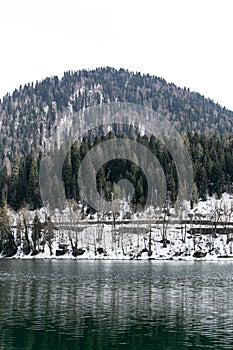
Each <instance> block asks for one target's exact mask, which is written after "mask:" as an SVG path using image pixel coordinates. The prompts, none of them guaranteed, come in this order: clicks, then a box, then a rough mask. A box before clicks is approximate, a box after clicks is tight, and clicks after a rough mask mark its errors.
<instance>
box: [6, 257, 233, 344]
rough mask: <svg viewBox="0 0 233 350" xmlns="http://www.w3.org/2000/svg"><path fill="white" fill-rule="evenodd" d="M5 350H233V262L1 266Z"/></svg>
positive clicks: (59, 262) (11, 262)
mask: <svg viewBox="0 0 233 350" xmlns="http://www.w3.org/2000/svg"><path fill="white" fill-rule="evenodd" d="M0 329H1V331H0V349H1V350H11V349H15V350H16V349H17V350H19V349H22V350H29V349H30V350H31V349H34V350H38V349H43V350H50V349H53V350H54V349H62V350H65V349H67V350H72V349H84V350H89V349H95V350H103V349H109V350H110V349H111V350H112V349H113V350H114V349H130V350H131V349H134V350H135V349H138V350H144V349H145V350H148V349H159V350H164V349H166V350H169V349H172V350H176V349H177V350H178V349H179V350H184V349H190V348H192V349H195V350H197V349H216V350H221V349H231V350H232V349H233V262H227V261H226V262H199V261H194V262H184V261H177V262H174V261H171V262H170V261H164V262H163V261H76V260H44V261H43V260H3V259H1V260H0Z"/></svg>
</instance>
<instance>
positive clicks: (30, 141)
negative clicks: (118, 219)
mask: <svg viewBox="0 0 233 350" xmlns="http://www.w3.org/2000/svg"><path fill="white" fill-rule="evenodd" d="M109 102H130V103H135V104H139V105H143V106H146V107H149V108H151V109H153V110H154V111H156V112H159V113H160V114H161V115H163V116H165V117H166V118H167V119H169V120H170V121H171V122H172V124H173V125H174V126H175V127H176V128H177V130H179V131H180V132H181V135H182V137H183V139H184V141H185V144H186V146H187V147H188V149H189V153H190V155H191V158H192V161H193V169H194V186H193V195H192V204H193V203H195V202H196V201H197V200H198V198H202V199H203V200H205V199H206V196H207V194H210V195H212V194H214V193H215V194H216V195H217V196H218V197H219V196H221V194H222V193H223V192H224V191H228V192H230V191H231V184H232V182H233V165H232V164H233V154H232V151H233V147H232V142H233V139H232V136H233V134H232V132H233V112H231V111H229V110H226V109H225V108H222V107H221V106H220V105H218V104H215V103H214V102H213V101H212V100H210V99H206V98H204V97H203V96H201V95H200V94H198V93H196V92H191V91H190V90H189V89H187V88H184V89H181V88H179V87H176V86H175V85H174V84H168V83H167V82H166V81H165V80H164V79H162V78H158V77H154V76H149V75H141V74H140V73H131V72H129V71H127V70H123V69H120V70H115V69H113V68H108V67H107V68H99V69H96V70H93V71H86V70H82V71H77V72H67V73H65V74H64V76H63V77H62V78H61V79H59V78H58V77H51V78H47V79H45V80H44V81H42V82H36V83H35V84H28V85H25V86H24V87H22V86H21V87H20V88H19V89H18V90H15V91H14V92H13V93H12V94H7V95H6V96H5V97H4V98H3V99H2V100H1V101H0V127H1V142H0V155H1V157H0V166H1V172H0V196H1V197H0V199H1V203H0V205H1V207H4V205H5V204H6V203H7V204H8V205H9V206H10V207H11V208H12V209H14V210H18V209H20V208H23V207H25V206H27V207H28V208H29V209H31V210H33V209H36V208H39V207H41V205H42V201H41V197H40V191H39V167H40V161H41V158H42V156H43V154H44V152H45V150H46V149H47V148H48V147H49V137H50V136H51V134H56V130H57V128H58V126H59V125H60V124H61V122H62V120H64V119H67V118H69V116H71V115H72V113H75V112H78V111H80V110H82V109H83V108H87V107H89V106H95V105H99V104H103V103H109ZM114 137H125V138H131V139H137V141H138V142H140V143H142V144H143V145H144V146H146V147H147V148H148V149H149V150H150V151H151V152H152V153H153V154H155V155H156V157H157V158H158V160H159V162H160V164H161V167H162V169H163V171H164V173H165V176H166V183H167V191H168V192H167V193H168V197H169V200H170V201H171V203H174V202H175V199H176V195H177V188H178V177H177V172H176V167H175V164H174V161H173V159H172V157H171V155H170V154H169V152H168V150H167V149H166V147H165V146H164V145H163V144H162V143H161V142H160V141H159V140H158V139H156V137H155V136H150V137H148V136H146V135H143V136H142V135H140V134H132V135H130V134H119V135H117V134H114V133H113V132H110V133H109V134H106V135H102V136H101V137H100V136H96V137H95V138H94V139H93V137H92V138H91V137H90V138H88V137H84V138H83V140H82V141H81V143H74V144H73V145H72V147H71V149H70V152H69V153H68V154H67V156H66V159H65V162H64V166H63V184H64V187H65V193H66V197H67V198H68V199H71V198H73V199H75V200H76V201H79V200H80V193H79V187H78V171H79V166H80V163H81V161H82V159H83V158H84V157H85V155H86V154H87V152H88V151H89V150H90V149H91V148H92V147H94V146H95V145H96V144H98V143H99V142H102V141H104V140H107V139H110V138H114ZM122 178H126V179H128V180H129V181H130V182H131V183H132V184H133V185H134V188H135V191H134V195H133V198H132V199H131V201H132V204H133V205H134V206H135V208H139V207H143V205H144V204H145V200H146V197H147V182H146V178H145V176H144V175H143V173H142V170H141V169H140V168H138V167H137V166H135V164H133V163H132V162H130V161H129V160H126V159H118V160H115V161H110V162H108V163H106V164H105V165H104V166H103V167H101V168H100V170H99V172H98V175H97V179H96V181H97V189H98V191H99V193H104V196H105V197H106V199H111V195H112V193H113V192H115V187H116V183H117V182H118V181H119V180H120V179H122ZM54 205H56V204H54Z"/></svg>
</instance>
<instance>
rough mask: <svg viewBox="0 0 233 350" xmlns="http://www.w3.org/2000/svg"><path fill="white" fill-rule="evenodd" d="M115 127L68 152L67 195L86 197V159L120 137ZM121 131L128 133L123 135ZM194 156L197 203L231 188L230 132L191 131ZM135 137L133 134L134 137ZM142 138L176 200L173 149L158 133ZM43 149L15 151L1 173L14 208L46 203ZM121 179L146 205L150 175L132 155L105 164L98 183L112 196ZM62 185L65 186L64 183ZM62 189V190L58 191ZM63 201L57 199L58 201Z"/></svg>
mask: <svg viewBox="0 0 233 350" xmlns="http://www.w3.org/2000/svg"><path fill="white" fill-rule="evenodd" d="M115 137H116V135H114V134H113V133H112V132H110V133H108V134H107V135H105V136H102V137H101V138H100V137H99V136H96V137H95V138H94V139H93V140H90V139H88V138H85V137H84V138H83V140H82V142H81V144H80V145H79V144H78V143H74V144H73V145H72V147H71V149H70V152H68V154H67V156H66V159H65V162H64V165H63V184H64V187H65V194H66V198H67V199H75V200H76V201H79V200H80V193H79V186H78V172H79V167H80V164H81V162H82V160H83V158H84V157H85V155H86V154H87V153H88V151H89V150H90V149H91V148H92V147H94V146H95V145H96V144H98V143H99V142H103V141H106V140H108V139H111V138H115ZM118 137H126V136H125V135H118ZM183 137H184V138H185V141H186V144H187V146H188V149H189V153H190V155H191V157H192V162H193V170H194V185H193V194H192V204H194V203H195V202H197V200H198V198H201V199H203V200H205V199H206V196H207V194H209V195H213V194H216V195H217V196H218V197H220V196H221V194H222V193H223V192H224V191H227V192H230V191H231V184H232V182H233V138H232V136H231V135H228V134H224V135H219V134H214V135H209V134H204V133H202V134H198V133H197V132H196V133H191V132H188V133H187V135H183ZM134 138H135V137H134V136H133V135H132V136H131V139H134ZM136 139H137V142H140V143H141V144H143V145H144V146H146V147H147V148H148V149H149V150H150V151H151V152H152V153H153V154H155V155H156V157H157V158H158V160H159V162H160V165H161V167H162V169H163V171H164V173H165V176H166V184H167V193H168V198H169V200H170V201H171V203H174V202H175V200H176V195H177V188H178V176H177V171H176V167H175V164H174V161H173V159H172V157H171V155H170V154H169V152H168V150H167V149H166V147H165V146H164V144H162V142H161V141H159V140H157V139H156V138H155V137H154V136H151V137H150V138H148V137H147V136H146V135H144V136H141V135H138V136H137V137H136ZM40 159H41V153H40V154H39V155H38V156H36V155H35V154H34V153H33V152H32V151H31V152H30V153H28V154H27V155H25V156H22V157H21V158H20V157H19V156H15V157H14V161H13V165H12V171H11V174H8V171H7V167H6V166H4V167H3V168H2V170H1V173H0V194H1V206H4V203H6V201H7V203H8V205H9V206H10V207H11V208H13V209H14V210H18V209H20V208H23V207H25V206H27V207H28V208H29V209H30V210H34V209H36V208H40V207H41V206H42V201H41V197H40V190H39V166H40ZM121 179H128V180H129V181H130V182H131V183H132V184H133V186H134V188H135V191H134V195H133V198H132V199H131V200H132V205H134V206H135V208H140V207H143V205H144V204H145V200H146V197H147V181H146V178H145V175H144V174H143V172H142V170H141V169H140V168H139V167H137V166H136V165H135V164H134V163H132V162H131V161H129V160H127V159H115V160H112V161H109V162H107V163H106V164H105V165H104V166H102V167H101V168H100V169H99V171H98V173H97V177H96V181H97V189H98V191H99V193H100V194H104V196H105V198H106V199H107V200H111V198H112V197H111V196H112V193H115V192H117V191H116V188H115V187H116V183H117V182H118V181H119V180H121ZM58 190H59V189H58ZM54 192H55V193H56V190H55V191H54ZM56 204H58V203H54V206H56Z"/></svg>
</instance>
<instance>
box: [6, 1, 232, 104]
mask: <svg viewBox="0 0 233 350" xmlns="http://www.w3.org/2000/svg"><path fill="white" fill-rule="evenodd" d="M231 3H233V1H232V0H221V1H220V0H218V1H216V0H212V1H211V0H143V1H138V0H134V1H131V0H117V1H116V0H115V1H114V0H99V1H97V0H96V1H95V0H0V35H1V37H0V38H1V41H0V48H1V49H0V50H1V51H0V97H2V96H3V95H5V94H6V93H7V92H12V91H13V90H14V89H15V88H18V87H19V85H20V84H22V85H24V84H25V83H28V82H31V81H36V80H42V79H44V78H46V77H47V76H52V75H58V76H61V75H62V74H63V72H64V71H67V70H77V69H82V68H96V67H100V66H107V65H108V66H113V67H116V68H120V67H123V68H128V69H129V70H132V71H140V72H144V73H150V74H153V75H157V76H160V77H163V78H164V79H166V80H167V81H168V82H174V83H175V84H176V85H178V86H181V87H184V86H186V87H189V88H190V89H191V90H194V91H198V92H200V93H201V94H203V95H205V96H206V97H210V98H211V99H213V100H214V101H215V102H219V103H220V104H221V105H223V106H224V105H225V106H226V107H228V108H230V109H232V110H233V91H232V86H233V50H232V40H233V39H232V36H233V35H232V34H233V19H232V14H233V12H232V6H231Z"/></svg>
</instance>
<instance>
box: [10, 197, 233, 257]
mask: <svg viewBox="0 0 233 350" xmlns="http://www.w3.org/2000/svg"><path fill="white" fill-rule="evenodd" d="M85 210H86V208H85ZM85 210H84V212H85ZM232 212H233V198H232V197H231V196H230V195H228V194H224V195H223V196H222V198H221V199H215V198H214V197H209V198H208V199H207V201H205V202H204V201H199V202H198V204H197V205H196V206H195V207H194V208H193V209H190V205H189V203H186V204H184V205H183V207H182V209H181V210H180V212H179V213H178V214H177V215H175V214H174V212H173V213H172V210H170V213H172V214H168V215H167V212H166V213H165V212H164V211H161V210H159V209H154V208H148V209H147V210H146V211H145V212H140V213H132V212H131V210H130V207H129V205H128V204H127V203H122V209H121V211H120V212H119V213H118V215H117V218H116V222H115V226H114V222H113V215H112V213H108V215H105V216H103V214H100V213H95V214H92V215H91V214H88V215H83V214H81V205H78V204H77V203H69V205H68V206H67V207H66V208H65V209H64V210H62V211H59V210H55V211H54V212H49V210H48V208H46V207H43V208H41V209H40V210H38V211H34V212H28V211H27V210H25V209H23V210H22V211H19V212H18V213H13V212H11V211H9V212H8V214H9V216H10V222H11V225H12V227H13V231H14V236H15V237H16V234H17V229H16V225H17V223H18V222H19V221H21V222H22V220H23V216H24V217H26V219H27V223H28V225H29V237H31V226H30V225H32V223H33V219H34V217H35V214H36V213H37V214H38V216H39V217H40V220H41V222H44V221H45V220H46V217H48V216H50V217H51V221H52V222H53V223H54V224H55V226H56V227H57V230H55V231H54V234H55V236H54V239H53V243H52V252H53V254H52V255H50V250H49V247H48V244H45V245H44V252H43V253H42V252H39V253H38V254H37V255H34V256H32V255H30V254H29V255H25V254H23V252H22V246H23V239H22V242H21V243H20V245H19V246H18V251H17V253H16V255H15V256H14V258H22V259H30V258H31V259H38V258H48V259H51V258H53V259H54V258H56V259H131V260H133V259H154V260H157V259H159V260H163V259H166V260H167V259H169V260H226V258H227V260H228V261H229V260H233V224H231V222H232V221H233V220H232ZM158 219H159V220H160V223H156V220H158ZM180 219H182V220H189V223H188V224H187V222H186V223H184V222H183V224H181V223H180ZM122 220H124V221H123V222H122ZM205 220H206V221H211V222H215V224H211V225H210V224H209V223H207V224H206V225H204V224H203V221H205ZM119 221H120V222H119ZM200 221H202V225H200ZM77 222H78V223H77ZM224 227H228V228H229V229H231V228H232V232H231V230H228V233H227V234H226V233H218V231H217V230H218V228H224ZM194 229H196V230H197V232H196V233H195V234H193V231H192V230H194ZM200 229H201V230H200ZM205 229H208V232H207V231H205V232H204V230H205ZM191 231H192V232H191ZM202 231H203V232H202ZM165 233H166V237H165ZM22 235H23V233H22ZM42 240H43V236H42V237H41V239H40V241H42ZM71 240H72V243H73V244H74V243H75V241H76V242H77V249H78V251H79V254H78V255H77V257H74V256H73V254H72V253H73V250H72V245H71ZM39 243H40V242H39ZM38 245H39V244H38ZM61 246H62V247H63V248H64V247H65V250H62V249H61ZM59 253H60V254H62V255H58V254H59Z"/></svg>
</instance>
